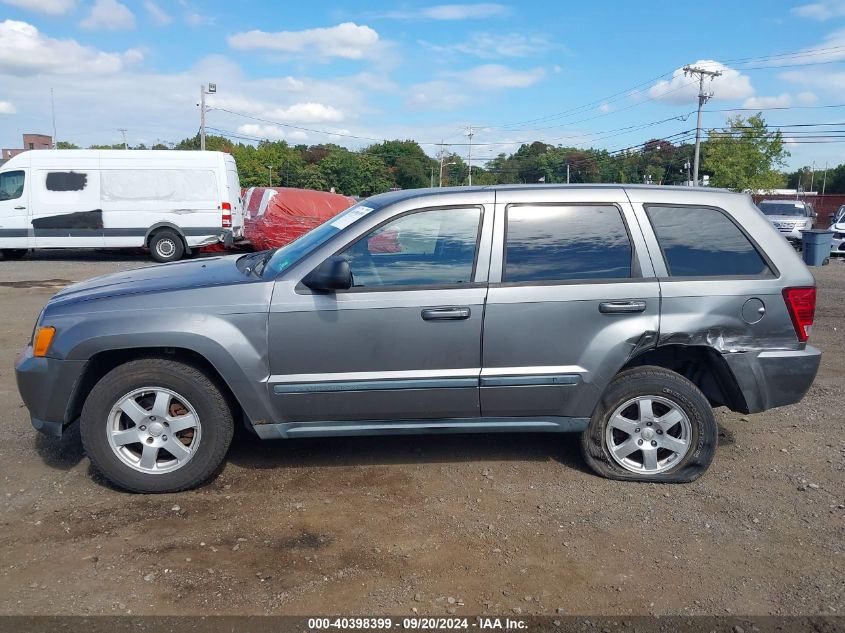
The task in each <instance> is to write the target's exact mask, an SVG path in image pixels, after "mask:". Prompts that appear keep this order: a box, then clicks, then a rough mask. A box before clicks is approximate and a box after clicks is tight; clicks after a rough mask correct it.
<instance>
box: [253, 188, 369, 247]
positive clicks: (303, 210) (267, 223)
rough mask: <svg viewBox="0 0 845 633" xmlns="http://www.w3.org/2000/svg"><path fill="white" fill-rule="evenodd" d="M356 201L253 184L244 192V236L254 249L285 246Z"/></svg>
mask: <svg viewBox="0 0 845 633" xmlns="http://www.w3.org/2000/svg"><path fill="white" fill-rule="evenodd" d="M353 204H355V199H354V198H349V197H347V196H341V195H338V194H336V193H327V192H325V191H312V190H311V189H293V188H290V187H250V188H249V189H247V190H246V193H245V195H244V215H245V217H244V237H246V239H248V240H249V241H250V242H252V245H253V247H255V250H259V251H263V250H265V249H268V248H278V247H279V246H284V245H285V244H288V243H290V242H292V241H293V240H295V239H296V238H298V237H299V236H300V235H303V234H305V233H307V232H308V231H310V230H311V229H313V228H315V227H317V226H319V225H320V224H322V223H323V222H325V221H326V220H328V219H329V218H332V217H334V216H336V215H337V214H338V213H340V212H341V211H343V210H344V209H348V208H349V207H351V206H352V205H353Z"/></svg>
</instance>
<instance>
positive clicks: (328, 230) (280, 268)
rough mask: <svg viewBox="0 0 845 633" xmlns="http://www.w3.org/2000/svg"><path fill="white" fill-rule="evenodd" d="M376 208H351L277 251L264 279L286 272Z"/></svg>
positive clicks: (358, 206) (366, 205) (364, 203)
mask: <svg viewBox="0 0 845 633" xmlns="http://www.w3.org/2000/svg"><path fill="white" fill-rule="evenodd" d="M374 210H375V208H374V207H373V206H371V203H370V204H367V201H366V200H364V201H363V202H359V203H358V204H356V205H354V206H351V207H349V208H348V209H347V210H346V211H343V212H341V213H339V214H338V215H336V216H334V217H333V218H331V219H330V220H327V221H326V222H324V223H323V224H321V225H320V226H318V227H317V228H315V229H313V230H311V231H309V232H308V233H306V234H305V235H302V236H301V237H299V238H297V239H295V240H294V241H293V242H291V243H290V244H288V245H287V246H283V247H282V248H279V249H277V250H276V251H275V252H274V253H273V256H272V257H271V258H270V260H269V261H268V262H267V264H266V265H265V266H264V267H263V270H262V274H261V276H262V277H265V278H272V277H276V276H277V275H279V274H280V273H282V272H284V271H286V270H287V269H288V268H290V267H291V266H293V265H294V264H295V263H296V262H298V261H299V260H300V259H302V258H303V257H305V256H306V255H307V254H308V253H310V252H311V251H313V250H314V249H315V248H318V247H320V246H322V245H323V244H325V243H326V242H328V241H329V240H330V239H331V238H333V237H334V236H335V235H337V234H338V233H340V232H341V231H342V230H343V229H345V228H346V227H347V226H349V225H351V224H353V223H355V222H357V221H358V220H360V219H361V218H363V217H364V216H366V215H368V214H369V213H370V212H372V211H374Z"/></svg>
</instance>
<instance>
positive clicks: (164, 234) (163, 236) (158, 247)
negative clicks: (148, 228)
mask: <svg viewBox="0 0 845 633" xmlns="http://www.w3.org/2000/svg"><path fill="white" fill-rule="evenodd" d="M184 253H185V244H184V243H183V242H182V238H181V237H179V235H178V234H177V233H176V232H175V231H170V230H163V231H156V232H155V233H153V236H152V237H151V238H150V255H151V256H152V258H153V259H154V260H156V261H157V262H163V263H166V262H175V261H177V260H180V259H182V255H183V254H184Z"/></svg>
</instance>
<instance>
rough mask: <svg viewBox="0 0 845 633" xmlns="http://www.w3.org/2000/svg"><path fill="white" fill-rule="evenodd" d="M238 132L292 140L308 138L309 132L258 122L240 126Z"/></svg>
mask: <svg viewBox="0 0 845 633" xmlns="http://www.w3.org/2000/svg"><path fill="white" fill-rule="evenodd" d="M238 133H239V134H243V135H245V136H252V137H254V138H260V139H268V140H271V141H274V140H280V139H288V140H292V141H304V140H306V139H307V138H308V134H306V133H305V132H303V131H302V130H285V129H283V128H281V127H279V126H278V125H258V124H256V123H246V124H244V125H239V126H238Z"/></svg>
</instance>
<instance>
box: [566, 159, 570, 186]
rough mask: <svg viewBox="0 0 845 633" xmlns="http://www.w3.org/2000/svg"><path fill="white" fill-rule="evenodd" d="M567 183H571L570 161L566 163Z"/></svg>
mask: <svg viewBox="0 0 845 633" xmlns="http://www.w3.org/2000/svg"><path fill="white" fill-rule="evenodd" d="M566 184H567V185H568V184H569V163H566Z"/></svg>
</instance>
